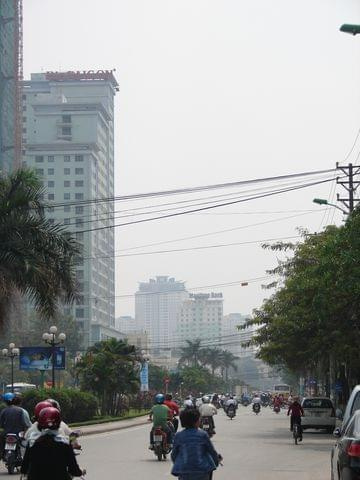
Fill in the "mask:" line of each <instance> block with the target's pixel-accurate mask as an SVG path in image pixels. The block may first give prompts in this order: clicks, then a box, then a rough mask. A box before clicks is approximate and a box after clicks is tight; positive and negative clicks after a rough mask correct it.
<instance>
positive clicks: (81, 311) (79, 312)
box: [75, 308, 84, 318]
mask: <svg viewBox="0 0 360 480" xmlns="http://www.w3.org/2000/svg"><path fill="white" fill-rule="evenodd" d="M75 316H76V318H83V317H84V309H83V308H76V309H75Z"/></svg>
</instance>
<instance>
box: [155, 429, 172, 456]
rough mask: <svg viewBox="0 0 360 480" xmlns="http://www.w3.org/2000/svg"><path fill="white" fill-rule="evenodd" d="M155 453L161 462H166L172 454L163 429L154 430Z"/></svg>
mask: <svg viewBox="0 0 360 480" xmlns="http://www.w3.org/2000/svg"><path fill="white" fill-rule="evenodd" d="M153 438H154V441H153V451H154V454H155V456H156V457H157V459H158V460H159V462H161V460H162V459H164V460H166V456H167V455H168V454H169V453H170V452H171V448H170V447H169V445H168V443H167V435H166V432H164V430H163V429H162V428H161V427H156V428H155V429H154V437H153Z"/></svg>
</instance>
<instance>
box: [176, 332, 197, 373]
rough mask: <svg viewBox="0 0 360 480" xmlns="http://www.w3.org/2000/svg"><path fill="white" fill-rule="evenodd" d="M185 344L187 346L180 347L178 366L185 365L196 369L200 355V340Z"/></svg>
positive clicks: (188, 341)
mask: <svg viewBox="0 0 360 480" xmlns="http://www.w3.org/2000/svg"><path fill="white" fill-rule="evenodd" d="M186 343H187V345H186V346H185V347H181V356H180V359H179V365H183V364H185V363H186V364H188V365H191V366H192V367H197V366H198V365H199V360H200V355H201V352H200V351H201V340H200V339H198V338H197V339H196V340H194V341H191V340H186Z"/></svg>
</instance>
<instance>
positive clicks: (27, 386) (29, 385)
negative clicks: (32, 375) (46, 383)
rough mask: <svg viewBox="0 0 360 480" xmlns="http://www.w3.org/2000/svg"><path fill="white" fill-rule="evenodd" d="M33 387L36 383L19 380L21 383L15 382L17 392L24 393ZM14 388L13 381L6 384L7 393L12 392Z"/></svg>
mask: <svg viewBox="0 0 360 480" xmlns="http://www.w3.org/2000/svg"><path fill="white" fill-rule="evenodd" d="M33 388H36V385H34V384H33V383H23V382H19V383H14V392H15V393H16V392H17V393H24V392H25V390H31V389H33ZM11 390H12V385H11V383H9V385H6V387H5V393H6V392H11Z"/></svg>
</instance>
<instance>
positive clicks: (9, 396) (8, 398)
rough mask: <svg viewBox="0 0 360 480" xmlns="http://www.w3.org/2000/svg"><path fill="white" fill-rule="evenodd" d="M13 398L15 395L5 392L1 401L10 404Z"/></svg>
mask: <svg viewBox="0 0 360 480" xmlns="http://www.w3.org/2000/svg"><path fill="white" fill-rule="evenodd" d="M14 398H15V395H14V394H13V393H11V392H7V393H5V395H4V396H3V399H4V401H5V402H6V403H11V402H12V401H13V400H14Z"/></svg>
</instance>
